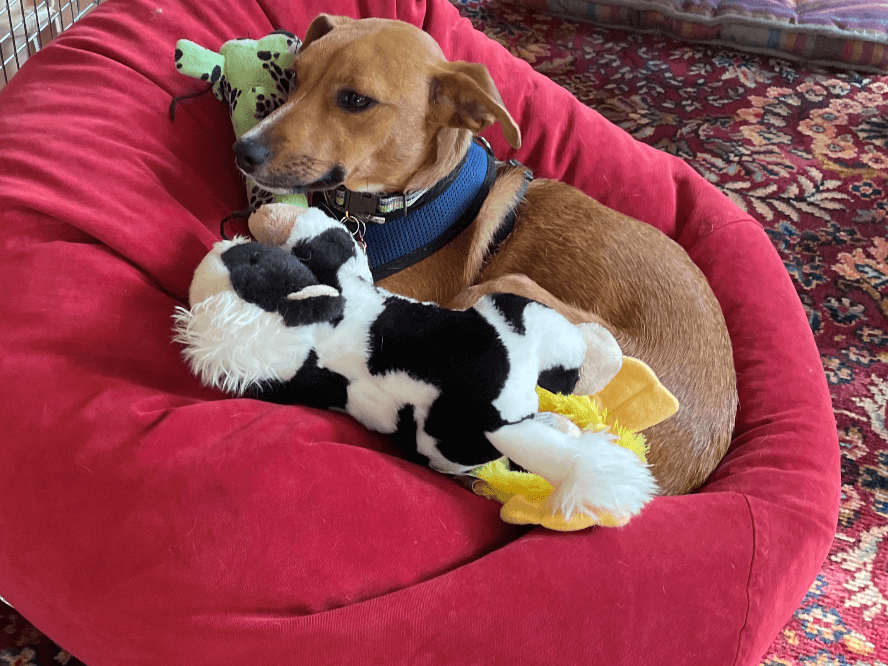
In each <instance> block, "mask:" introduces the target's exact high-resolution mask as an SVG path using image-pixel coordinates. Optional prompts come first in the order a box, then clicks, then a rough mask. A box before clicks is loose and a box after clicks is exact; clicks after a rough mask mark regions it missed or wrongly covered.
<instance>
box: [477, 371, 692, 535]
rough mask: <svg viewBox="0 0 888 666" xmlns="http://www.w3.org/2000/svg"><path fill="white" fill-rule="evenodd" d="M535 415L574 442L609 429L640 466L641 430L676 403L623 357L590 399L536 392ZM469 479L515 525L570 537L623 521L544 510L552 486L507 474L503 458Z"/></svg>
mask: <svg viewBox="0 0 888 666" xmlns="http://www.w3.org/2000/svg"><path fill="white" fill-rule="evenodd" d="M537 394H538V395H539V398H540V411H541V412H549V413H550V414H551V415H552V418H553V420H554V421H555V422H557V423H558V427H560V428H561V429H562V430H563V431H564V432H567V433H570V434H571V435H572V436H574V437H579V436H580V434H581V433H582V432H583V431H584V430H595V431H599V430H605V429H606V430H609V431H610V432H612V433H613V434H615V435H616V436H617V440H616V443H617V444H618V445H619V446H622V447H624V448H626V449H628V450H630V451H632V452H633V453H634V454H635V455H637V456H638V457H639V459H640V460H641V461H642V462H646V453H647V446H646V444H645V440H644V436H643V435H642V434H641V433H640V431H641V430H644V429H645V428H649V427H651V426H652V425H655V424H657V423H660V422H661V421H663V420H665V419H667V418H669V417H670V416H672V415H673V414H675V412H676V411H678V401H677V400H676V399H675V396H673V395H672V394H671V393H670V392H669V391H668V390H667V389H666V387H664V386H663V385H662V384H661V383H660V381H659V380H658V379H657V376H656V375H655V374H654V372H653V371H652V370H651V369H650V368H649V367H648V366H647V365H646V364H645V363H643V362H642V361H639V360H638V359H636V358H632V357H630V356H624V357H623V364H622V367H621V368H620V370H619V372H617V374H616V375H615V376H614V377H613V379H611V380H610V381H609V382H608V383H607V385H606V386H605V387H604V388H603V389H602V390H601V391H599V392H598V393H596V394H595V395H592V396H585V395H561V394H555V393H551V392H549V391H546V390H545V389H543V388H539V387H537ZM470 475H471V476H473V477H475V478H476V480H475V482H474V483H472V486H471V487H472V490H473V491H474V492H475V494H477V495H480V496H481V497H486V498H488V499H492V500H496V501H497V502H499V503H500V504H502V505H503V508H502V509H501V510H500V517H501V518H502V519H503V521H505V522H507V523H512V524H515V525H542V526H543V527H546V528H548V529H551V530H558V531H562V532H572V531H576V530H582V529H585V528H587V527H592V526H593V525H601V526H602V527H622V526H623V525H625V524H626V523H627V522H628V518H627V517H626V516H619V515H614V514H613V513H611V512H609V511H607V510H605V509H597V510H596V509H592V510H591V511H587V512H585V513H577V514H574V515H573V516H571V517H570V518H569V519H565V517H564V516H563V515H562V514H559V513H554V514H553V513H552V512H550V511H548V510H547V508H546V507H547V500H548V498H549V497H550V495H551V494H552V491H553V487H552V485H551V484H550V483H549V482H548V481H546V480H545V479H544V478H542V477H541V476H538V475H536V474H530V473H528V472H522V471H516V470H512V469H510V466H509V461H508V460H507V459H505V458H501V459H499V460H495V461H493V462H491V463H488V464H487V465H483V466H481V467H479V468H477V469H475V470H473V471H472V472H470Z"/></svg>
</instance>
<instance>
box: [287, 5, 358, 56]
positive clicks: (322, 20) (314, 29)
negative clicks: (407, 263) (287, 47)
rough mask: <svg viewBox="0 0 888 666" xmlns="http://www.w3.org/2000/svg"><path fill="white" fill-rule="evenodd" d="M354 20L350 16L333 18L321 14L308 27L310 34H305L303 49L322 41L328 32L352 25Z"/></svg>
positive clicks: (329, 15)
mask: <svg viewBox="0 0 888 666" xmlns="http://www.w3.org/2000/svg"><path fill="white" fill-rule="evenodd" d="M352 21H354V19H353V18H349V17H348V16H333V15H331V14H319V15H318V16H317V18H315V20H314V21H312V22H311V25H310V26H308V32H306V33H305V39H304V40H303V42H302V46H301V47H300V48H301V49H303V50H304V49H305V48H307V47H308V45H309V44H311V43H312V42H313V41H315V40H316V39H320V38H321V37H323V36H324V35H326V34H327V33H328V32H330V31H332V30H334V29H336V28H338V27H339V26H341V25H345V24H347V23H351V22H352Z"/></svg>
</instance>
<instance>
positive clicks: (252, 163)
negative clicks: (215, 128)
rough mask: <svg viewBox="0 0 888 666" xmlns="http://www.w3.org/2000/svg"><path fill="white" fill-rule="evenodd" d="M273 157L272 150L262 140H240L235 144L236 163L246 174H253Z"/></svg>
mask: <svg viewBox="0 0 888 666" xmlns="http://www.w3.org/2000/svg"><path fill="white" fill-rule="evenodd" d="M269 157H271V149H270V148H269V147H268V144H266V143H265V142H264V141H262V140H260V139H238V140H237V141H235V142H234V161H235V164H237V168H238V169H240V170H241V171H243V172H244V173H253V172H254V171H255V170H256V169H257V168H259V167H260V166H262V165H263V164H264V163H265V162H267V161H268V158H269Z"/></svg>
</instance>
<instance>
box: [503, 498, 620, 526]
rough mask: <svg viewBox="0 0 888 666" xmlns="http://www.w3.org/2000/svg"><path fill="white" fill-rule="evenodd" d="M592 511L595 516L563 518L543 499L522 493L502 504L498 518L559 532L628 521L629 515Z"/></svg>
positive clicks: (579, 515)
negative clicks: (618, 515)
mask: <svg viewBox="0 0 888 666" xmlns="http://www.w3.org/2000/svg"><path fill="white" fill-rule="evenodd" d="M594 513H596V515H597V517H595V518H593V517H592V516H589V515H587V514H585V513H576V514H574V515H573V516H571V519H570V520H565V519H564V515H562V513H561V512H560V511H559V512H558V513H556V514H553V513H552V512H551V509H550V508H549V507H548V502H546V500H545V499H542V500H530V499H528V498H527V497H525V496H524V495H514V496H513V497H511V498H510V499H509V500H508V501H507V502H506V503H505V504H503V508H502V509H500V518H502V520H503V522H506V523H510V524H512V525H542V526H543V527H546V528H548V529H550V530H557V531H559V532H576V531H578V530H584V529H586V528H587V527H592V526H593V525H602V526H603V527H621V526H623V525H625V524H626V523H628V522H629V516H623V517H617V516H614V515H612V514H610V513H608V512H607V511H595V512H594Z"/></svg>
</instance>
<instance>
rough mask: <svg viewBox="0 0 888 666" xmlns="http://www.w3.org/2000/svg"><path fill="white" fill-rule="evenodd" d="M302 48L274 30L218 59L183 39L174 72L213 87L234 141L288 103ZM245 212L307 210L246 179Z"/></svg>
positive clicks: (226, 48) (231, 45)
mask: <svg viewBox="0 0 888 666" xmlns="http://www.w3.org/2000/svg"><path fill="white" fill-rule="evenodd" d="M301 45H302V40H300V39H299V38H298V37H297V36H296V35H294V34H293V33H291V32H287V31H286V30H275V31H274V32H273V33H271V34H270V35H267V36H265V37H263V38H262V39H260V40H259V41H256V40H254V39H232V40H231V41H228V42H225V43H224V44H223V45H222V48H220V49H219V53H215V52H213V51H210V50H209V49H205V48H204V47H202V46H198V45H197V44H195V43H194V42H191V41H188V40H187V39H180V40H179V41H178V42H176V69H178V70H179V71H180V72H181V73H182V74H185V75H186V76H191V77H194V78H196V79H200V80H201V81H206V82H208V83H210V84H212V91H213V94H214V95H215V96H216V99H218V100H219V101H221V102H225V103H226V104H228V110H229V112H230V113H231V124H232V126H233V127H234V136H235V138H237V139H239V138H240V137H241V136H242V135H243V134H244V133H245V132H247V131H248V130H250V129H251V128H253V127H254V126H255V125H256V124H257V123H258V122H259V121H260V120H262V119H263V118H265V116H267V115H268V114H269V113H271V112H272V111H274V110H275V109H277V108H278V107H279V106H281V104H283V103H284V102H285V101H286V100H287V96H288V95H289V94H290V89H291V88H292V86H293V78H294V76H295V74H294V72H293V70H292V69H290V67H291V65H292V64H293V57H294V56H293V54H294V53H295V52H296V50H297V49H298V48H299V47H300V46H301ZM247 196H248V197H249V201H250V207H249V210H250V211H255V210H256V209H257V208H259V207H260V206H261V205H263V204H266V203H272V202H274V203H291V204H297V205H299V206H303V207H304V206H307V205H308V203H307V202H306V198H305V195H304V194H286V195H278V194H272V193H271V192H268V191H266V190H263V189H262V188H260V187H259V186H258V185H256V183H254V182H253V181H252V180H251V179H249V178H248V179H247Z"/></svg>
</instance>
